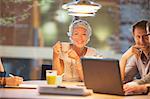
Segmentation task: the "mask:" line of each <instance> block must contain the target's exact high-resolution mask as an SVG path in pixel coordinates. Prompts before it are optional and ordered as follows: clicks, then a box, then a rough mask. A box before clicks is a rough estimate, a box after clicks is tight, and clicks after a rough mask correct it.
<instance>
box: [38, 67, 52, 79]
mask: <svg viewBox="0 0 150 99" xmlns="http://www.w3.org/2000/svg"><path fill="white" fill-rule="evenodd" d="M46 70H52V64H42V71H41V80H46Z"/></svg>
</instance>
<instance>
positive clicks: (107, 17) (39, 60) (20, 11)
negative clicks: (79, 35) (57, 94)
mask: <svg viewBox="0 0 150 99" xmlns="http://www.w3.org/2000/svg"><path fill="white" fill-rule="evenodd" d="M72 1H73V0H0V57H1V58H2V61H3V64H4V67H5V70H6V72H7V73H12V74H14V75H20V76H22V77H24V79H25V80H29V79H40V75H41V64H52V46H53V45H54V44H55V43H56V42H57V41H58V40H59V41H69V39H68V36H67V34H66V33H67V32H68V28H69V25H70V23H71V22H72V19H73V17H72V16H69V15H68V14H67V11H65V10H64V9H62V5H63V4H65V3H68V2H72ZM91 1H94V2H97V3H99V4H101V5H102V8H101V9H100V10H98V12H97V13H96V15H95V16H94V17H83V18H82V19H85V20H87V21H88V22H89V24H90V25H91V27H92V30H93V32H92V37H91V41H90V42H89V44H88V46H90V47H94V48H96V49H97V50H99V51H100V53H102V54H103V56H104V57H109V58H116V59H120V57H121V55H122V54H123V53H124V52H125V51H126V50H127V49H128V48H129V47H130V46H131V45H132V44H133V43H134V41H133V38H132V35H131V29H132V28H131V26H132V24H133V23H135V22H137V21H139V20H142V19H150V0H91Z"/></svg>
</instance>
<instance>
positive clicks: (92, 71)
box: [81, 58, 131, 95]
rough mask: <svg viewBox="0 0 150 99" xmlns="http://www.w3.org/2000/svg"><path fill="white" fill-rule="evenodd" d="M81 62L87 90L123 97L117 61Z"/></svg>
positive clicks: (95, 60)
mask: <svg viewBox="0 0 150 99" xmlns="http://www.w3.org/2000/svg"><path fill="white" fill-rule="evenodd" d="M81 62H82V68H83V75H84V82H85V86H86V87H87V88H89V89H93V91H94V92H95V93H104V94H114V95H125V93H124V91H123V82H122V80H121V75H120V68H119V60H116V59H97V58H82V59H81ZM127 95H129V94H127ZM130 95H131V94H130Z"/></svg>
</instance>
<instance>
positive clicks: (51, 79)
mask: <svg viewBox="0 0 150 99" xmlns="http://www.w3.org/2000/svg"><path fill="white" fill-rule="evenodd" d="M46 80H47V84H51V85H55V84H56V80H57V76H54V75H48V76H46Z"/></svg>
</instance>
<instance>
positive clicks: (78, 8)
mask: <svg viewBox="0 0 150 99" xmlns="http://www.w3.org/2000/svg"><path fill="white" fill-rule="evenodd" d="M62 8H63V9H65V10H67V11H68V14H69V15H72V16H95V13H96V12H97V10H99V9H100V8H101V5H100V4H98V3H95V2H92V1H90V0H75V1H73V2H70V3H67V4H64V5H63V6H62Z"/></svg>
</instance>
